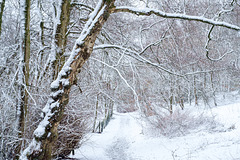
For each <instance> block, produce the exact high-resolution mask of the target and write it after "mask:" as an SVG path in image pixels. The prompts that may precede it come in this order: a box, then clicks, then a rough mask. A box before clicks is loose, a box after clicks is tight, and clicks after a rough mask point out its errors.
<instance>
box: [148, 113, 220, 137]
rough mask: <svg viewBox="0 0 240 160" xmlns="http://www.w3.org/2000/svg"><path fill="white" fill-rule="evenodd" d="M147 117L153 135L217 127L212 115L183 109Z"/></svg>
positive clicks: (210, 129) (187, 132)
mask: <svg viewBox="0 0 240 160" xmlns="http://www.w3.org/2000/svg"><path fill="white" fill-rule="evenodd" d="M148 119H149V122H150V123H151V128H152V130H153V131H154V135H164V136H166V137H170V138H172V137H176V136H184V135H186V134H189V133H191V132H196V131H200V130H205V131H214V129H216V127H217V122H216V121H215V120H214V117H208V116H205V115H203V114H193V113H191V112H190V111H185V110H175V111H174V112H173V113H172V114H169V113H161V114H158V115H155V116H154V117H151V118H150V117H149V118H148ZM153 128H154V129H153Z"/></svg>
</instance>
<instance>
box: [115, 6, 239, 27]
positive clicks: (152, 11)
mask: <svg viewBox="0 0 240 160" xmlns="http://www.w3.org/2000/svg"><path fill="white" fill-rule="evenodd" d="M116 9H117V10H128V11H129V12H133V13H135V14H137V15H141V14H144V15H150V14H156V15H158V16H161V17H165V18H176V19H185V20H194V21H201V22H203V23H208V24H212V25H215V26H222V27H227V28H230V29H233V30H236V31H240V27H239V26H236V25H233V24H230V23H226V22H220V21H215V20H213V19H208V18H205V17H202V16H191V15H186V14H180V13H166V12H163V11H160V10H157V9H153V8H136V7H128V6H119V7H116Z"/></svg>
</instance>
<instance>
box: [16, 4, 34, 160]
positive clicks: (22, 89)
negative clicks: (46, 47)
mask: <svg viewBox="0 0 240 160" xmlns="http://www.w3.org/2000/svg"><path fill="white" fill-rule="evenodd" d="M20 12H21V22H20V24H21V26H20V30H21V31H20V32H21V33H20V34H21V35H20V37H21V39H20V55H19V57H20V64H19V73H18V80H19V97H18V105H17V114H18V115H17V116H18V117H19V118H18V121H19V126H18V127H19V128H18V130H19V132H18V138H19V143H18V145H17V147H16V157H15V158H16V159H18V158H19V154H20V152H21V150H22V149H23V147H24V144H25V140H24V136H25V121H26V120H25V118H26V115H27V106H28V92H27V86H28V85H29V84H28V80H29V59H30V29H29V27H30V0H25V1H24V2H23V3H20Z"/></svg>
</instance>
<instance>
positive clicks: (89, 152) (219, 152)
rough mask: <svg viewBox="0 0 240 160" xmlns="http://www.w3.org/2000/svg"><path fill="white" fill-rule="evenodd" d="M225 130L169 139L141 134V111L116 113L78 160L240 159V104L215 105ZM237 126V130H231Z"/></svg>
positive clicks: (77, 152) (79, 154)
mask: <svg viewBox="0 0 240 160" xmlns="http://www.w3.org/2000/svg"><path fill="white" fill-rule="evenodd" d="M212 113H213V114H215V115H216V119H217V120H218V121H219V122H221V123H222V124H223V125H224V128H225V129H226V130H224V131H221V132H220V131H219V132H213V133H208V132H206V131H202V132H197V133H190V134H188V135H186V136H182V137H175V138H171V139H169V138H166V137H163V136H161V137H152V136H150V135H149V134H146V133H145V134H142V127H141V125H140V123H139V122H140V121H139V115H138V113H125V114H120V113H115V114H114V118H113V119H112V120H111V121H110V123H109V125H108V126H107V127H106V129H105V130H104V132H103V133H102V134H90V137H89V141H88V142H86V143H85V144H84V145H83V146H82V147H81V148H80V149H78V150H76V153H75V155H74V156H71V157H72V158H76V159H79V160H240V103H236V104H232V105H226V106H220V107H218V108H214V109H213V110H212ZM233 125H234V127H235V128H234V129H228V128H229V127H231V126H233Z"/></svg>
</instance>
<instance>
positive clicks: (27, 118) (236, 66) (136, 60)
mask: <svg viewBox="0 0 240 160" xmlns="http://www.w3.org/2000/svg"><path fill="white" fill-rule="evenodd" d="M239 43H240V1H239V0H159V1H155V0H122V1H121V0H0V86H1V87H0V159H3V160H4V159H22V160H26V159H39V160H49V159H53V158H60V157H62V158H64V157H67V156H68V155H69V154H70V153H71V152H72V151H73V150H74V149H76V148H79V147H80V146H81V144H82V143H84V141H83V138H84V136H85V134H87V133H90V132H102V130H103V128H104V127H105V126H106V125H107V123H108V122H109V121H110V119H111V116H112V114H113V111H117V112H120V113H126V112H133V111H138V112H140V113H141V115H142V116H143V117H145V118H148V117H153V116H155V117H160V118H159V119H158V120H156V121H154V122H152V123H153V124H152V125H154V126H155V127H161V125H159V123H161V122H162V121H167V119H164V118H162V117H161V116H156V115H161V114H162V113H163V112H164V113H166V114H168V115H172V114H174V110H175V108H179V109H180V110H184V108H185V105H186V104H190V105H191V106H193V107H194V106H198V105H199V103H200V102H203V103H204V104H205V105H206V106H207V105H210V103H213V105H214V106H218V100H217V98H216V95H218V94H222V95H223V96H224V95H225V94H226V93H229V92H232V91H240V45H239ZM165 134H167V133H165Z"/></svg>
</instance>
